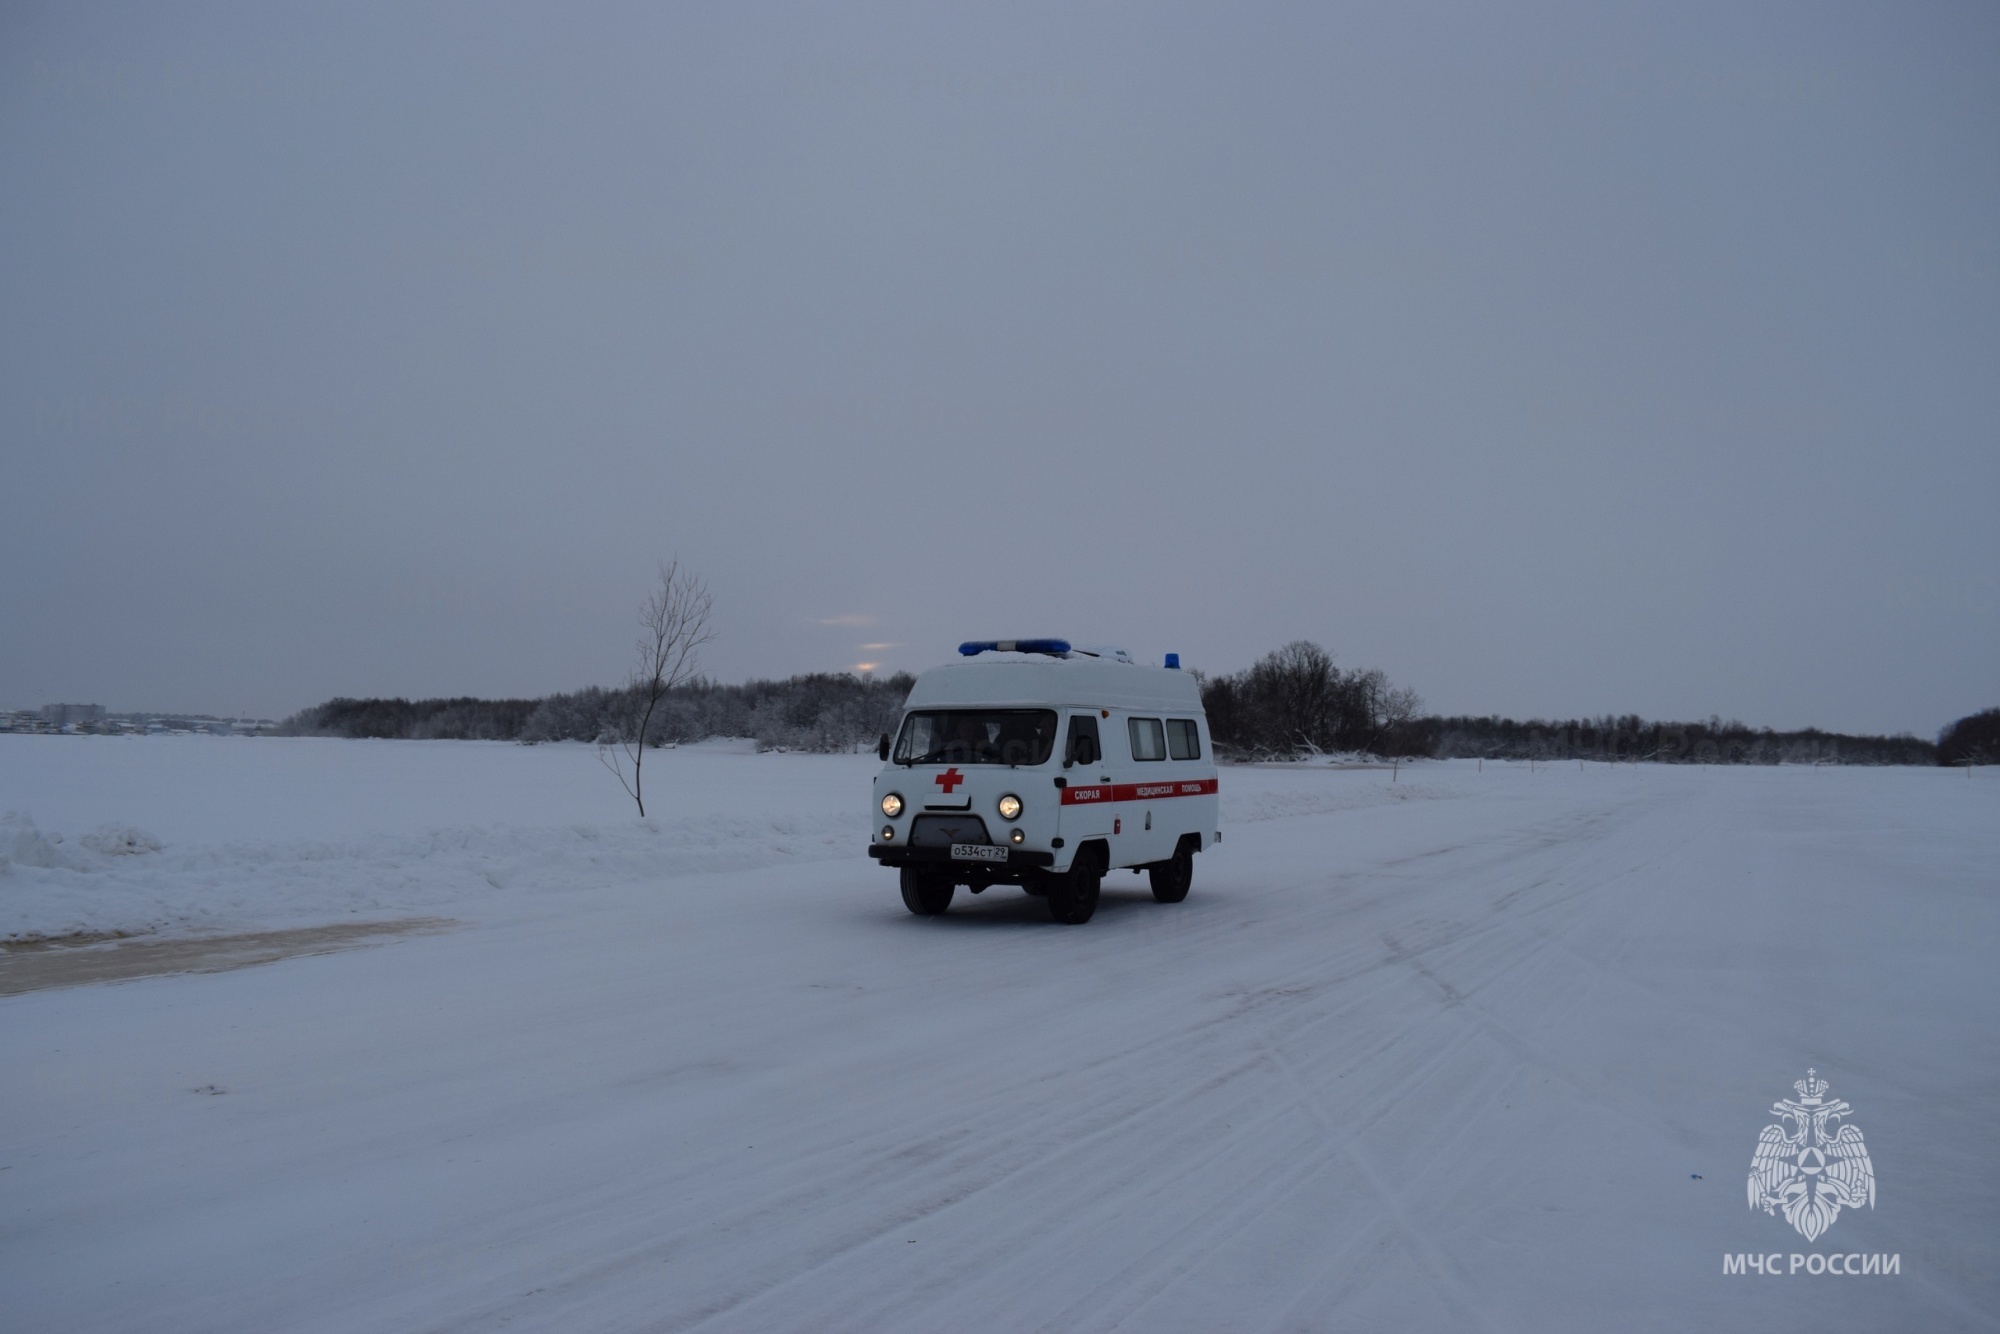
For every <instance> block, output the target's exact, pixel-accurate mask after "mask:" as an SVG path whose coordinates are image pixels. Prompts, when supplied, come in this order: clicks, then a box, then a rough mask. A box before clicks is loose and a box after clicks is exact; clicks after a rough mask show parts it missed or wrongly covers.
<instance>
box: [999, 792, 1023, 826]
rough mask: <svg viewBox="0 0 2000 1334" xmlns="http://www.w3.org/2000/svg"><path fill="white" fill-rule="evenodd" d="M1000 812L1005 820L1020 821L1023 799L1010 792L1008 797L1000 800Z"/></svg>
mask: <svg viewBox="0 0 2000 1334" xmlns="http://www.w3.org/2000/svg"><path fill="white" fill-rule="evenodd" d="M999 811H1000V818H1001V819H1003V820H1018V819H1020V818H1021V799H1020V798H1019V797H1017V796H1015V795H1014V794H1013V793H1012V792H1009V793H1008V794H1007V795H1006V796H1004V797H1002V798H1000V805H999Z"/></svg>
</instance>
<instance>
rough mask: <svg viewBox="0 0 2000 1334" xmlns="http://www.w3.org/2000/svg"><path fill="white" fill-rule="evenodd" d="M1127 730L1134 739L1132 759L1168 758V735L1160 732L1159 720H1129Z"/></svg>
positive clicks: (1126, 724) (1127, 720)
mask: <svg viewBox="0 0 2000 1334" xmlns="http://www.w3.org/2000/svg"><path fill="white" fill-rule="evenodd" d="M1125 728H1126V731H1128V732H1129V733H1130V734H1131V737H1132V758H1133V759H1135V760H1164V759H1165V758H1167V734H1166V733H1165V732H1163V731H1161V730H1160V720H1159V719H1158V718H1127V719H1126V720H1125Z"/></svg>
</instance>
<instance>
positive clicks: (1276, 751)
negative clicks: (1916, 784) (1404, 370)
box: [279, 640, 2000, 764]
mask: <svg viewBox="0 0 2000 1334" xmlns="http://www.w3.org/2000/svg"><path fill="white" fill-rule="evenodd" d="M1195 675H1196V676H1197V679H1199V680H1200V682H1201V698H1202V706H1203V708H1204V709H1205V710H1206V712H1207V714H1208V722H1209V730H1210V733H1211V735H1212V736H1213V738H1214V742H1215V748H1216V751H1217V754H1218V755H1219V756H1221V757H1222V758H1225V759H1234V760H1290V759H1299V758H1305V757H1310V756H1313V755H1322V754H1339V753H1363V754H1374V755H1380V756H1385V757H1386V756H1392V755H1396V756H1411V757H1418V756H1432V757H1437V758H1441V759H1472V758H1474V757H1479V758H1484V759H1496V760H1499V759H1512V760H1577V759H1582V760H1597V761H1606V760H1609V761H1625V760H1633V761H1648V762H1657V763H1670V764H1823V763H1833V764H1937V763H1956V764H1963V763H1995V762H2000V710H1988V711H1987V712H1985V713H1982V714H1975V715H1972V716H1971V717H1969V718H1964V719H1961V720H1959V721H1958V722H1957V723H1954V724H1953V725H1952V726H1951V727H1950V728H1947V729H1946V730H1945V733H1944V735H1943V737H1942V738H1941V739H1942V740H1943V742H1944V743H1945V744H1944V746H1943V748H1942V749H1941V748H1940V747H1938V746H1934V745H1932V744H1931V743H1930V742H1928V741H1924V740H1921V739H1919V738H1917V737H1914V736H1908V735H1904V736H1891V737H1884V736H1849V735H1844V734H1841V733H1837V732H1823V731H1820V730H1818V729H1812V728H1809V729H1806V730H1804V731H1796V732H1775V731H1772V730H1771V729H1769V728H1761V729H1760V728H1752V727H1749V726H1747V725H1746V724H1743V723H1740V722H1725V721H1723V720H1722V719H1720V718H1710V719H1709V720H1708V721H1706V722H1686V723H1675V722H1658V721H1651V720H1648V719H1644V718H1641V717H1639V716H1638V715H1636V714H1625V715H1623V716H1616V715H1608V716H1604V717H1598V718H1573V719H1567V720H1547V719H1529V720H1527V721H1517V720H1515V719H1512V718H1500V717H1486V718H1472V717H1449V718H1447V717H1437V716H1434V715H1425V714H1422V713H1421V711H1420V710H1421V704H1420V701H1419V700H1418V699H1417V697H1416V695H1415V694H1414V693H1413V692H1411V691H1410V690H1408V689H1405V688H1402V687H1398V686H1396V685H1394V684H1393V683H1392V682H1391V681H1390V680H1389V679H1388V677H1387V676H1385V675H1384V674H1383V673H1382V672H1380V671H1377V670H1374V669H1372V668H1360V669H1343V668H1341V667H1339V666H1338V665H1337V664H1336V663H1335V662H1334V661H1333V658H1332V656H1331V655H1330V654H1328V653H1327V652H1326V651H1325V650H1324V649H1322V648H1321V647H1319V646H1318V645H1317V644H1312V643H1309V642H1306V641H1303V640H1301V641H1298V642H1295V643H1291V644H1287V645H1285V646H1284V647H1283V648H1280V649H1277V650H1274V651H1273V652H1271V653H1268V654H1266V655H1265V656H1264V657H1263V658H1261V659H1259V660H1258V661H1257V662H1256V663H1255V664H1253V665H1252V666H1250V667H1248V668H1246V669H1245V670H1243V671H1240V672H1236V673H1234V674H1230V675H1214V676H1204V675H1202V674H1200V673H1196V674H1195ZM914 683H915V679H914V678H913V677H911V676H909V675H908V674H906V673H905V674H898V675H895V676H887V677H858V676H850V675H846V674H844V673H815V674H812V675H808V676H794V677H790V678H788V679H786V680H782V681H748V682H745V683H743V684H741V685H723V684H720V683H718V682H715V681H710V680H707V679H704V678H697V679H695V680H693V681H690V682H688V683H686V684H684V685H681V686H677V687H675V688H674V689H673V690H670V691H668V692H667V693H666V694H665V696H664V697H663V698H662V699H661V700H660V701H659V703H658V706H657V711H656V716H655V718H654V720H653V723H652V727H651V729H650V731H649V733H648V736H649V740H651V741H652V742H653V743H655V744H659V743H676V742H684V741H699V740H703V739H705V738H708V737H750V738H755V740H756V742H757V744H758V745H759V747H761V748H763V749H766V750H777V749H783V750H799V751H853V750H867V749H869V748H870V747H872V746H873V745H874V744H875V738H876V737H878V736H880V735H881V734H882V733H883V732H887V731H890V730H892V729H893V728H894V727H895V724H896V719H897V715H898V714H899V713H900V711H901V710H902V707H903V700H904V698H905V697H906V696H907V695H908V694H909V692H910V687H911V686H912V685H913V684H914ZM643 703H644V699H643V696H642V693H641V692H640V691H639V690H638V689H637V688H633V687H627V688H622V689H602V688H598V687H592V688H590V689H586V690H578V691H575V692H573V693H570V694H562V695H550V696H548V697H547V698H545V699H497V700H482V699H469V698H467V699H427V700H416V701H411V700H404V699H335V700H329V701H328V702H327V703H325V704H321V705H318V706H317V707H314V708H310V709H306V710H304V711H302V712H300V713H298V714H295V715H293V716H292V717H291V718H288V719H286V720H285V722H284V723H282V724H281V725H280V727H279V731H280V732H281V733H284V734H288V735H292V736H343V737H412V738H425V737H437V738H450V739H468V740H485V741H524V742H537V741H587V742H604V741H606V740H614V741H615V740H620V739H625V738H629V737H631V736H633V735H635V734H636V733H635V728H636V723H637V719H638V717H639V715H640V713H641V710H642V706H643Z"/></svg>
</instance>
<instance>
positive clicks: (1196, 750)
mask: <svg viewBox="0 0 2000 1334" xmlns="http://www.w3.org/2000/svg"><path fill="white" fill-rule="evenodd" d="M1167 753H1168V754H1170V755H1172V756H1173V757H1174V758H1175V759H1177V760H1198V759H1200V758H1201V731H1200V729H1198V728H1197V727H1195V725H1194V719H1192V718H1169V719H1167Z"/></svg>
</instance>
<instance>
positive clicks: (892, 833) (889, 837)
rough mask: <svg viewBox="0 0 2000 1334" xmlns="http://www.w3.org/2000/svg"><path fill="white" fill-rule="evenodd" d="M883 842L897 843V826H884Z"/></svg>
mask: <svg viewBox="0 0 2000 1334" xmlns="http://www.w3.org/2000/svg"><path fill="white" fill-rule="evenodd" d="M882 841H883V842H884V843H894V842H895V841H896V826H894V825H892V824H885V825H883V826H882Z"/></svg>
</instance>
